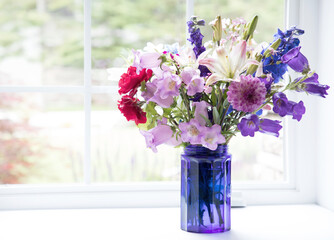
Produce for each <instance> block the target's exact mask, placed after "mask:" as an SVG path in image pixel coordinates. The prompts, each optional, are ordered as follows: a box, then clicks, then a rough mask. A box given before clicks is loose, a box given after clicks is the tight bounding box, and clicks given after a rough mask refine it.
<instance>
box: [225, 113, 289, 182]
mask: <svg viewBox="0 0 334 240" xmlns="http://www.w3.org/2000/svg"><path fill="white" fill-rule="evenodd" d="M266 118H269V119H272V120H280V121H283V119H282V118H280V117H279V116H278V117H277V116H275V115H274V114H268V115H267V116H266ZM229 147H230V149H229V152H230V153H231V154H232V169H233V170H232V175H231V176H232V180H234V181H256V182H266V183H269V182H282V181H284V180H285V175H284V155H283V129H281V131H280V136H279V138H276V137H274V136H270V135H266V134H263V133H259V132H257V133H255V136H254V137H253V138H252V137H243V136H241V134H238V135H237V136H236V137H234V138H233V139H232V140H231V142H230V146H229Z"/></svg>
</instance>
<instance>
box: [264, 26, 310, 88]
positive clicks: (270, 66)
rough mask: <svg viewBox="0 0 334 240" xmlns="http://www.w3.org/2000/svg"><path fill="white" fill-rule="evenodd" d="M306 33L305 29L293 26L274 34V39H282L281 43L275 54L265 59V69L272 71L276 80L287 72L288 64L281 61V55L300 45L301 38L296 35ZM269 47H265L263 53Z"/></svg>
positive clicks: (265, 71)
mask: <svg viewBox="0 0 334 240" xmlns="http://www.w3.org/2000/svg"><path fill="white" fill-rule="evenodd" d="M302 34H304V30H301V29H298V28H296V27H293V28H291V29H288V30H287V31H285V32H283V31H281V30H280V29H278V32H277V33H276V34H275V35H274V41H273V42H275V41H276V40H277V39H281V43H280V45H279V46H278V48H277V49H276V51H275V54H274V55H272V56H270V57H267V58H265V59H263V71H264V73H266V74H267V73H271V74H272V76H273V78H274V82H275V83H277V82H279V81H280V80H281V79H282V78H283V75H284V74H285V73H286V71H287V70H288V69H287V64H285V63H282V62H281V57H282V56H283V55H284V54H285V53H287V52H288V51H289V50H290V49H293V48H295V47H297V46H299V43H300V41H299V39H298V38H297V37H295V36H299V35H302ZM265 50H267V49H264V50H263V51H262V53H264V51H265Z"/></svg>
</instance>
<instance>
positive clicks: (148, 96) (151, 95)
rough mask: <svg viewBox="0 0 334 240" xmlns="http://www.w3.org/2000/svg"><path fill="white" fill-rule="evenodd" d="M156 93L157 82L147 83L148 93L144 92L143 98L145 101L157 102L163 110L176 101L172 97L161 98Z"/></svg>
mask: <svg viewBox="0 0 334 240" xmlns="http://www.w3.org/2000/svg"><path fill="white" fill-rule="evenodd" d="M156 93H157V86H156V81H153V82H147V83H146V91H144V92H142V94H141V96H142V97H143V98H144V99H145V101H147V102H155V103H157V104H158V105H159V106H161V107H163V108H169V107H170V106H171V105H172V103H173V102H174V99H173V97H172V96H169V97H167V98H165V99H163V98H161V97H160V96H159V94H156Z"/></svg>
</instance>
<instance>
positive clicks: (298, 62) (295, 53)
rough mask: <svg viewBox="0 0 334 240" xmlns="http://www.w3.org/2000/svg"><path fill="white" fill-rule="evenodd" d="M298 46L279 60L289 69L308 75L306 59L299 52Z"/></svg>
mask: <svg viewBox="0 0 334 240" xmlns="http://www.w3.org/2000/svg"><path fill="white" fill-rule="evenodd" d="M300 48H301V47H300V46H299V47H295V48H293V49H291V50H289V51H288V52H287V53H286V54H284V55H283V56H282V58H281V60H282V63H285V64H288V66H289V67H290V68H292V69H293V70H295V71H297V72H302V73H308V72H309V71H310V66H309V64H308V60H307V58H306V57H305V56H304V55H303V54H302V53H301V52H300Z"/></svg>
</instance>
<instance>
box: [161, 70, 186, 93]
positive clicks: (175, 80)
mask: <svg viewBox="0 0 334 240" xmlns="http://www.w3.org/2000/svg"><path fill="white" fill-rule="evenodd" d="M156 86H157V89H158V91H157V94H159V96H160V97H161V98H162V99H166V98H168V97H170V96H172V97H177V96H179V95H180V93H179V88H180V86H181V78H180V77H179V76H178V75H175V74H172V73H171V72H169V71H166V72H164V73H163V74H162V78H159V79H157V80H156Z"/></svg>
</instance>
